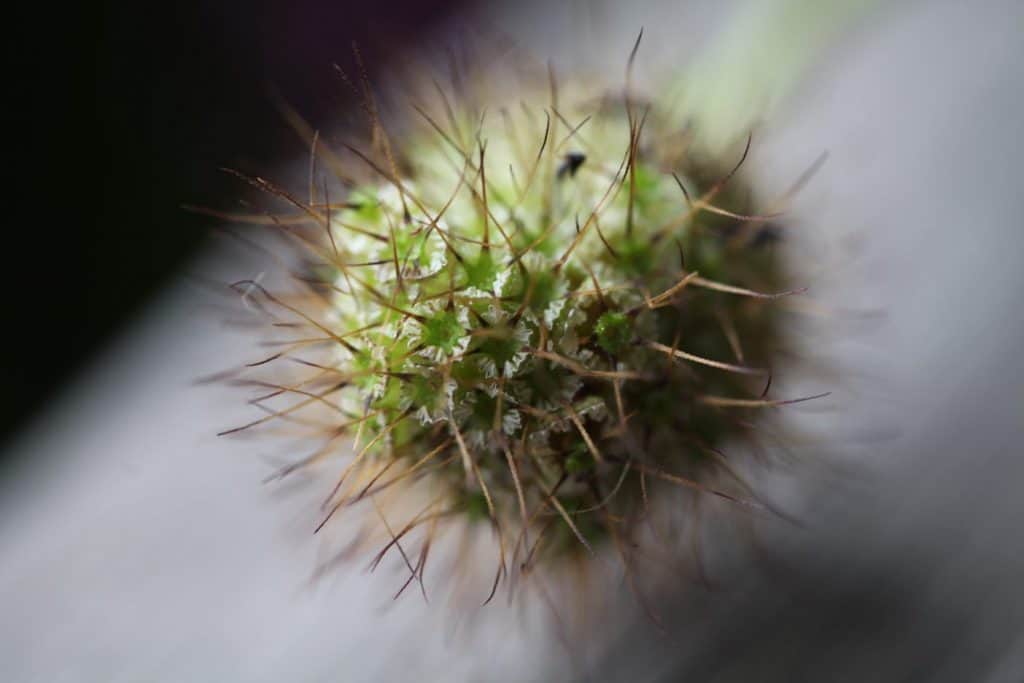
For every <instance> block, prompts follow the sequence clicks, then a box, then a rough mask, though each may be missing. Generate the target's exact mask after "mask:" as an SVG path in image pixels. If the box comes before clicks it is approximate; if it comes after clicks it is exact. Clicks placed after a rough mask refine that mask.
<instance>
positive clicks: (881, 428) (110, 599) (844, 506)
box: [0, 0, 1024, 681]
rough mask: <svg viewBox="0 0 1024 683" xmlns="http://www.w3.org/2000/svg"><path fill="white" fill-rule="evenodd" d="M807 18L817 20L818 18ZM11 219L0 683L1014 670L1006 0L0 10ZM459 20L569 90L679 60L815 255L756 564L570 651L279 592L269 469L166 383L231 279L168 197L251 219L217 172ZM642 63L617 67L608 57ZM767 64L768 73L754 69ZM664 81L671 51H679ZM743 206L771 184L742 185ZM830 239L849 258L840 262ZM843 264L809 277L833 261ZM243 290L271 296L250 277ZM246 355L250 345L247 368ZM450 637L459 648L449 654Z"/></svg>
mask: <svg viewBox="0 0 1024 683" xmlns="http://www.w3.org/2000/svg"><path fill="white" fill-rule="evenodd" d="M822 8H824V9H822ZM16 12H17V15H16V16H15V21H14V24H13V25H14V26H15V29H14V30H12V31H11V38H10V42H9V48H8V49H9V50H12V51H13V56H14V59H13V60H12V61H11V62H10V63H12V64H13V65H14V73H12V75H11V77H10V78H9V84H8V88H7V90H8V101H9V103H10V104H9V105H8V109H9V110H10V111H11V112H12V113H13V115H14V123H13V125H12V126H11V127H10V128H9V130H10V132H11V139H12V142H13V143H14V144H13V145H12V146H13V148H14V149H15V155H14V159H13V160H12V162H11V163H9V164H8V168H9V169H10V171H9V172H10V173H11V175H14V176H15V180H14V182H15V185H14V187H13V188H12V190H11V191H10V192H9V196H10V199H11V205H12V206H13V207H14V209H15V210H14V211H12V212H11V214H10V215H11V217H12V219H9V220H8V221H7V234H8V236H9V240H8V243H7V244H8V247H7V249H6V252H5V257H6V258H5V267H4V268H3V269H0V272H2V275H3V278H4V281H3V290H2V291H3V292H5V293H6V294H7V296H6V297H5V298H4V304H5V309H6V315H5V316H4V320H5V325H4V332H5V334H4V335H3V337H4V352H3V354H2V355H0V363H2V366H3V375H2V376H3V379H4V391H3V392H0V396H2V399H0V400H2V401H3V410H2V415H3V418H2V425H0V427H2V439H3V441H2V442H0V443H2V446H0V594H2V595H3V609H2V611H0V677H2V679H3V680H11V681H65V680H66V681H79V680H81V681H113V680H117V681H136V680H160V681H164V680H168V681H170V680H196V681H204V680H211V681H212V680H238V681H277V680H283V679H284V680H289V679H290V680H300V681H307V680H308V681H321V680H322V681H337V680H343V681H349V680H352V681H356V680H385V681H386V680H396V679H399V678H400V677H406V676H408V675H409V673H410V672H416V673H418V674H419V676H420V677H421V678H422V679H424V680H510V681H518V680H536V681H546V680H566V679H570V678H585V679H589V680H611V681H618V680H623V681H625V680H630V681H632V680H651V681H662V680H664V681H674V680H692V679H698V680H722V681H747V680H779V681H783V680H786V681H791V680H829V681H831V680H840V681H845V680H851V681H854V680H857V681H862V680H878V681H896V680H899V681H917V680H921V681H934V680H938V681H964V680H972V681H974V680H977V681H1019V680H1021V679H1022V677H1024V588H1022V587H1021V585H1020V580H1021V577H1022V576H1024V542H1022V541H1021V538H1024V533H1022V532H1021V529H1020V527H1021V524H1022V520H1024V496H1022V495H1021V493H1020V491H1019V489H1020V484H1021V482H1022V481H1024V462H1022V458H1024V448H1022V447H1021V444H1022V443H1024V442H1022V437H1024V362H1022V361H1021V359H1020V344H1021V342H1022V341H1024V315H1021V314H1020V313H1019V312H1018V310H1017V308H1018V306H1017V300H1018V298H1019V295H1020V292H1022V291H1024V271H1022V270H1021V268H1020V267H1019V257H1020V254H1021V253H1022V249H1024V225H1022V220H1021V217H1020V216H1021V214H1020V209H1019V203H1020V202H1019V198H1020V196H1021V189H1022V180H1021V174H1020V171H1019V170H1018V169H1019V166H1020V161H1019V160H1020V158H1021V152H1024V142H1022V140H1024V63H1022V59H1024V45H1022V43H1021V40H1020V35H1021V30H1022V29H1024V6H1022V5H1021V4H1020V3H1018V2H1014V1H1013V0H990V1H988V2H981V3H971V4H968V3H960V2H954V1H952V0H931V1H924V0H916V1H915V0H904V1H903V2H895V3H888V4H876V5H873V6H871V7H870V8H868V6H867V5H864V6H861V5H860V4H859V3H846V2H843V3H834V4H832V3H810V2H799V1H797V0H788V1H787V0H772V1H769V2H726V3H722V2H710V1H704V2H702V1H700V0H696V1H694V2H673V3H669V2H656V1H650V2H638V3H629V4H626V3H611V2H608V3H587V2H570V1H567V2H561V3H542V2H525V3H516V4H515V5H513V4H512V3H492V4H488V5H486V6H481V5H480V4H471V3H468V2H466V3H438V4H436V5H433V6H432V5H429V4H427V3H415V2H411V1H410V2H404V1H400V2H389V3H379V4H373V3H358V4H356V3H343V2H339V3H326V2H314V1H313V0H303V1H300V2H295V3H287V4H286V3H280V4H278V5H274V4H266V5H259V6H256V5H254V4H252V3H237V2H192V3H188V2H186V3H174V4H172V5H160V6H151V7H147V6H138V5H130V4H127V3H106V4H104V5H90V6H83V7H79V8H77V9H73V10H62V11H56V10H53V9H52V8H49V7H29V6H22V7H20V8H19V9H18V10H16ZM474 22H482V23H487V24H489V25H493V26H497V27H500V29H501V30H502V31H504V32H506V33H507V34H509V35H510V36H512V37H514V38H515V39H516V40H517V41H518V42H520V43H521V44H522V45H523V46H524V47H526V48H527V49H529V50H531V51H532V52H534V53H536V54H537V55H538V56H540V57H541V58H551V59H553V60H555V61H556V62H557V63H558V64H559V65H560V66H561V68H564V69H566V70H570V71H571V70H572V69H582V68H593V69H598V70H600V69H606V68H613V67H614V68H616V69H618V68H620V65H621V63H622V60H623V56H624V55H627V54H628V52H629V48H630V46H631V43H632V41H633V40H634V38H635V35H636V31H637V30H638V28H639V27H640V26H644V27H645V39H644V40H645V42H644V52H642V53H641V55H642V57H644V56H645V57H644V58H646V59H648V60H650V63H652V64H655V65H657V66H659V67H660V68H662V69H664V65H666V64H670V65H671V64H673V63H674V62H678V63H679V64H680V68H681V69H683V68H690V67H689V65H693V64H695V65H697V66H699V67H700V68H701V69H703V70H704V73H708V74H713V75H712V76H709V77H708V79H709V82H708V83H707V84H706V87H707V89H708V92H709V93H712V92H714V93H717V94H715V96H714V98H711V97H709V101H711V100H713V102H714V108H711V109H709V112H710V113H709V116H711V115H714V116H716V117H726V116H728V117H735V119H736V120H737V121H740V122H742V121H743V120H745V119H746V120H747V121H749V122H751V123H752V122H757V123H758V139H757V145H756V147H755V150H754V154H753V155H752V158H751V161H750V168H751V170H752V172H753V173H754V174H755V175H754V177H756V178H757V179H758V180H759V182H761V183H763V186H764V187H766V188H769V189H780V188H784V187H786V186H787V185H788V184H789V183H790V182H792V180H793V179H794V178H796V177H797V176H799V174H800V173H801V172H802V171H803V170H804V169H805V168H806V167H807V165H808V164H809V162H810V161H811V160H813V159H814V158H815V157H816V156H817V155H818V154H819V153H821V152H822V151H826V150H827V151H828V152H829V155H830V156H829V160H828V163H827V164H826V166H825V167H824V168H823V170H822V171H821V172H820V173H819V175H818V176H817V177H816V178H815V180H814V182H813V183H812V184H811V185H810V186H809V187H808V188H807V190H806V191H805V192H803V193H802V194H801V195H800V197H799V198H798V200H797V203H796V205H795V206H794V207H793V209H792V216H793V221H794V224H795V225H797V226H798V227H799V229H800V230H801V231H803V233H805V234H803V236H802V237H801V238H800V239H806V240H807V242H808V243H809V244H814V245H816V246H815V247H814V248H815V249H817V250H818V251H817V253H820V254H823V262H827V263H828V264H829V269H828V270H827V271H826V272H823V273H821V274H820V275H819V276H817V277H816V278H815V279H814V281H812V282H811V283H810V284H811V287H812V291H813V293H814V296H815V297H816V300H819V301H822V302H824V303H825V304H827V305H828V307H830V308H831V309H832V310H838V311H842V310H864V309H872V310H881V311H884V318H883V319H882V320H881V321H879V322H876V323H875V324H872V325H870V326H853V327H852V328H850V327H849V326H846V325H837V326H836V328H835V333H834V334H833V335H832V337H831V339H829V341H828V347H827V348H826V349H824V354H825V355H826V356H828V357H829V358H831V359H832V360H833V361H834V362H835V363H836V364H837V366H838V367H842V368H843V369H844V371H845V372H846V375H845V376H844V377H843V379H842V381H840V382H837V386H835V387H834V388H833V387H830V388H833V389H834V395H833V399H834V400H835V401H836V404H837V405H838V406H839V407H840V408H841V409H840V410H838V411H836V412H834V413H833V414H829V415H826V416H821V417H820V418H815V419H816V420H817V422H816V424H818V425H819V426H820V425H822V424H824V425H826V426H827V433H828V434H830V435H832V437H833V441H832V443H831V444H829V446H828V447H827V448H824V449H822V450H823V451H827V452H822V453H821V459H820V463H821V464H820V465H818V466H815V467H811V468H808V469H807V470H806V471H804V470H802V471H800V472H797V473H793V472H778V473H774V474H773V475H772V476H770V477H768V478H767V479H766V481H764V482H762V484H763V486H765V487H766V489H767V490H769V491H771V492H772V494H773V495H774V496H775V499H779V498H780V497H781V498H782V499H783V500H785V501H786V502H787V504H788V505H789V506H790V508H791V509H793V511H794V512H795V513H797V514H798V516H799V517H800V519H801V520H803V522H804V526H803V527H801V528H798V529H794V528H789V527H786V526H784V525H767V526H765V527H764V528H763V529H759V530H758V532H759V533H758V545H759V547H760V549H761V551H760V552H759V554H758V561H757V562H750V563H748V562H745V561H736V559H735V558H728V557H726V558H720V561H719V562H718V564H717V565H715V566H713V567H712V569H713V570H715V573H714V576H713V578H714V579H715V581H714V589H713V590H708V589H707V588H705V587H702V586H699V585H695V584H691V583H689V582H688V581H687V582H686V583H685V585H681V586H680V587H679V590H678V591H674V592H672V593H671V594H667V595H664V596H659V602H660V603H661V604H663V605H664V607H663V609H662V612H663V615H665V614H666V613H667V616H668V619H667V620H668V634H667V635H660V634H658V633H657V632H656V631H655V630H654V629H652V628H651V626H650V624H649V623H647V622H646V620H645V618H644V616H643V614H642V613H638V610H636V609H635V608H634V607H631V606H629V604H628V601H624V606H623V608H622V609H621V612H620V616H621V619H617V620H615V623H611V624H609V625H608V626H607V628H606V631H607V633H606V634H605V639H606V640H607V642H608V644H607V645H606V646H603V647H601V648H597V649H594V650H592V651H590V652H588V653H587V655H586V656H585V657H584V656H580V657H579V660H580V661H569V660H572V659H573V657H570V656H569V655H567V653H566V652H565V651H564V650H561V649H559V648H558V647H557V646H552V645H551V642H550V638H549V637H548V635H549V634H546V633H545V632H544V631H543V630H542V629H540V628H536V629H532V628H525V627H523V624H524V623H527V624H533V623H534V622H532V621H530V622H524V621H523V619H524V618H523V617H522V616H521V615H520V614H519V613H518V612H517V611H516V610H515V609H509V608H506V607H504V606H497V607H496V608H495V610H494V614H493V615H489V616H488V618H487V619H485V620H480V621H479V622H474V623H473V624H472V627H471V630H472V632H473V633H472V635H473V638H472V639H471V640H468V639H466V638H465V637H463V636H465V631H467V630H470V628H469V627H468V626H466V625H463V626H462V627H461V630H460V626H459V625H458V624H456V623H453V619H452V618H451V617H450V616H448V615H446V614H445V613H444V609H443V605H427V606H425V605H423V604H422V603H421V602H418V601H416V600H406V601H403V602H399V603H398V604H395V605H391V604H389V603H388V600H387V598H388V597H389V596H390V594H391V591H392V589H393V583H394V576H387V575H384V576H373V577H368V576H366V575H364V574H362V573H361V572H360V571H359V569H361V567H356V568H354V570H353V571H339V572H335V573H331V574H330V575H328V576H327V577H325V578H323V579H321V580H317V581H311V575H312V573H313V569H314V568H315V566H316V564H317V562H318V561H320V560H322V559H323V557H324V554H325V552H326V550H325V548H323V547H322V546H321V544H320V543H318V542H315V541H314V540H313V539H312V538H311V537H310V536H309V525H308V517H307V513H308V505H309V503H310V501H309V500H308V499H307V496H306V495H305V494H306V493H308V491H302V490H298V491H290V490H288V489H284V490H282V489H274V488H268V487H264V486H262V485H261V483H260V482H261V480H262V479H263V478H264V477H265V476H266V475H267V474H268V473H269V471H271V470H272V467H273V465H274V464H275V462H276V460H274V458H275V457H277V456H280V455H281V453H274V452H273V449H271V448H264V447H262V446H256V447H254V446H253V445H252V444H238V443H227V442H224V441H218V440H217V439H216V438H215V437H214V436H213V435H214V434H215V433H216V432H218V431H220V430H221V429H224V428H225V426H230V425H234V424H236V423H238V422H239V421H240V420H243V419H244V416H245V415H247V413H246V412H245V410H244V408H245V406H244V401H243V400H242V397H241V396H239V394H238V392H237V391H236V390H232V389H228V388H223V387H215V386H214V387H198V388H197V387H195V386H193V385H192V382H193V380H194V379H195V378H196V377H199V376H201V375H204V374H207V373H210V372H215V371H218V370H221V369H224V368H225V367H229V366H231V365H233V364H235V363H236V362H237V360H238V358H239V356H240V354H243V355H245V357H251V356H252V353H248V354H247V355H246V352H247V350H249V349H251V348H252V340H251V339H250V338H249V336H248V335H247V334H246V333H245V332H244V331H239V330H235V329H232V328H230V327H228V326H225V325H224V320H223V316H221V315H220V313H219V312H218V310H217V309H216V308H215V307H214V306H213V304H214V303H215V301H213V300H211V297H210V295H209V293H208V292H207V291H206V290H205V289H204V288H203V287H202V286H201V284H200V283H199V281H198V279H197V278H196V277H195V275H196V274H199V273H201V274H205V275H210V274H214V275H218V276H219V275H221V274H223V279H225V280H232V279H241V278H257V277H260V276H261V274H262V273H265V272H266V270H267V263H266V262H265V259H262V258H261V257H259V255H257V254H248V255H245V254H243V255H240V254H239V252H238V251H237V250H233V251H230V252H228V251H225V250H223V249H222V248H221V246H220V244H219V243H218V242H217V240H216V239H215V238H214V236H213V235H212V234H211V232H210V228H212V227H213V226H214V223H212V222H211V221H208V220H206V219H203V218H201V217H197V216H194V215H190V214H187V213H185V212H184V211H182V210H181V208H180V207H181V205H182V204H198V205H212V206H221V207H223V206H226V205H230V203H231V202H232V201H233V200H234V199H236V198H242V199H245V198H252V197H251V195H249V194H247V190H246V189H245V188H243V187H241V186H240V185H239V184H238V183H237V181H235V180H233V179H231V178H229V177H227V176H225V175H224V174H222V173H220V172H219V171H218V170H217V169H218V167H220V166H230V167H233V168H238V169H240V170H242V171H246V172H250V173H253V174H260V175H265V176H268V177H275V169H277V170H278V171H277V172H279V173H280V174H282V175H285V174H288V173H291V172H292V171H291V169H292V168H293V167H294V164H296V163H298V162H300V161H301V160H302V159H303V155H304V153H305V150H304V145H303V143H301V141H299V140H298V139H297V137H296V136H295V135H294V133H293V132H292V131H291V130H290V129H289V128H288V126H287V124H286V123H285V122H284V121H283V120H282V118H281V116H280V114H279V113H278V110H277V109H276V108H275V106H274V104H273V99H272V98H273V95H272V93H275V92H276V93H278V94H281V95H283V96H284V97H285V98H286V99H287V100H288V101H289V102H291V103H292V105H293V106H294V107H295V108H296V109H297V110H298V111H300V112H302V113H303V115H304V116H306V117H307V118H308V119H309V120H311V121H313V122H324V121H326V122H330V121H333V120H345V119H346V117H348V116H350V114H351V111H352V105H353V103H352V102H351V101H350V96H349V93H348V91H347V90H346V89H345V88H344V87H343V86H342V85H341V84H339V83H338V82H337V79H336V78H335V77H334V76H333V70H332V63H334V62H337V63H339V64H341V65H342V66H346V67H350V66H351V61H352V57H351V50H350V45H351V41H352V40H354V39H355V40H358V41H359V44H360V46H361V48H362V50H363V53H364V55H365V57H366V62H367V63H368V64H369V65H370V69H371V77H373V75H374V74H373V73H372V72H373V70H374V68H375V65H377V64H386V63H387V62H388V61H389V60H391V59H396V58H398V57H400V56H402V55H415V54H416V51H417V50H419V49H421V48H422V47H424V46H427V45H429V46H432V47H436V46H437V45H438V44H440V45H442V46H443V45H445V44H446V41H448V42H449V43H450V42H454V41H458V39H459V38H458V36H459V35H460V34H459V31H460V30H465V29H466V27H467V26H473V25H474ZM641 62H642V60H641ZM769 66H770V67H771V68H768V67H769ZM695 68H696V67H695ZM768 194H771V192H770V191H769V192H768ZM851 245H852V246H851ZM847 255H852V256H850V258H849V261H848V262H842V263H839V264H837V265H834V264H836V258H835V257H836V256H840V257H844V258H845V257H846V256H847ZM268 277H269V275H268ZM247 345H248V346H247ZM460 633H461V635H460Z"/></svg>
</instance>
